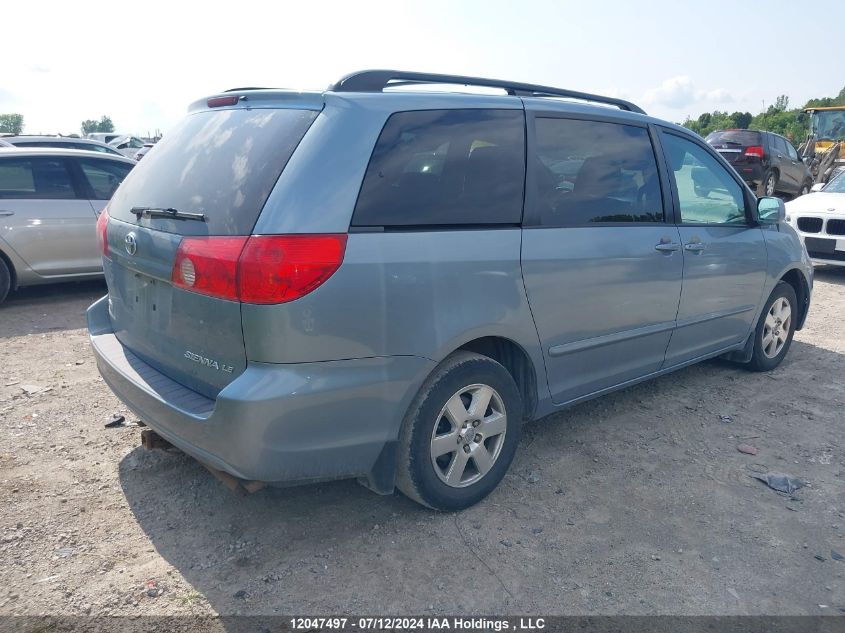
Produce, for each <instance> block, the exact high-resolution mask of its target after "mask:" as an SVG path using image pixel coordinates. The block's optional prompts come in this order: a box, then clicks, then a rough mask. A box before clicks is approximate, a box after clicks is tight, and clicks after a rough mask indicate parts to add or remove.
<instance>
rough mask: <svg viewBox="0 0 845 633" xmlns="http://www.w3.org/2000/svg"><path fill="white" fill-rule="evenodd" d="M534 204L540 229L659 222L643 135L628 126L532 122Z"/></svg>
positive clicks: (656, 187) (656, 182) (653, 167)
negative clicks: (535, 136) (534, 151)
mask: <svg viewBox="0 0 845 633" xmlns="http://www.w3.org/2000/svg"><path fill="white" fill-rule="evenodd" d="M536 130H537V143H536V145H537V156H536V160H535V161H534V162H533V163H532V165H533V167H534V169H535V172H536V175H537V177H536V201H537V205H538V216H539V222H540V224H542V225H543V226H581V225H589V224H595V223H607V222H663V200H662V197H661V191H660V179H659V177H658V172H657V162H656V160H655V157H654V150H653V149H652V145H651V140H650V139H649V134H648V130H646V129H645V128H641V127H636V126H632V125H622V124H619V123H604V122H599V121H582V120H577V119H559V118H538V119H537V120H536Z"/></svg>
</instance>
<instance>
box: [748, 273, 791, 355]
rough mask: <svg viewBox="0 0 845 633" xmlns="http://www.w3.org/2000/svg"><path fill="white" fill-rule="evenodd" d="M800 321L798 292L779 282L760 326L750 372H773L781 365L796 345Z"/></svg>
mask: <svg viewBox="0 0 845 633" xmlns="http://www.w3.org/2000/svg"><path fill="white" fill-rule="evenodd" d="M797 318H798V301H797V298H796V296H795V290H794V289H793V288H792V286H790V285H789V284H788V283H786V282H784V281H781V282H778V284H777V285H776V286H775V289H774V290H773V291H772V294H771V295H770V296H769V300H768V301H767V302H766V305H765V306H764V307H763V313H762V315H761V316H760V321H759V322H758V323H757V328H756V329H755V332H754V352H753V354H752V356H751V361H750V362H749V363H748V368H749V369H752V370H754V371H769V370H772V369H774V368H775V367H777V366H778V365H780V364H781V362H782V361H783V359H784V358H785V357H786V354H787V352H788V351H789V347H790V346H791V345H792V337H793V336H794V334H795V324H796V320H797Z"/></svg>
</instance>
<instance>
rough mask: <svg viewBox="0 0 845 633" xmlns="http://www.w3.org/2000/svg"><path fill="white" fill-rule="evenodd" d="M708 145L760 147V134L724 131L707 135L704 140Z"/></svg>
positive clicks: (744, 131)
mask: <svg viewBox="0 0 845 633" xmlns="http://www.w3.org/2000/svg"><path fill="white" fill-rule="evenodd" d="M705 140H706V141H707V142H708V143H711V144H712V143H731V144H735V145H743V146H746V145H762V142H761V140H760V132H753V131H751V130H724V131H722V132H713V133H712V134H708V135H707V138H706V139H705Z"/></svg>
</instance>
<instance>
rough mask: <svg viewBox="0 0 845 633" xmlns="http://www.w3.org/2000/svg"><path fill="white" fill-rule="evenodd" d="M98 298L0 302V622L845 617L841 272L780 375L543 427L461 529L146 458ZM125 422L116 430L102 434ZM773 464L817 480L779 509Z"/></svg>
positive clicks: (693, 385) (354, 497) (642, 399)
mask: <svg viewBox="0 0 845 633" xmlns="http://www.w3.org/2000/svg"><path fill="white" fill-rule="evenodd" d="M103 293H104V287H103V286H102V284H99V283H88V284H74V285H64V286H52V287H43V288H32V289H25V290H23V291H21V292H19V293H17V294H14V295H12V297H11V298H10V299H9V300H8V301H7V303H6V304H4V305H3V306H2V307H0V358H1V359H2V363H0V507H2V513H0V578H3V579H4V582H3V584H2V587H0V614H6V615H8V614H31V615H36V614H68V615H70V614H79V615H81V614H89V613H90V614H92V615H96V614H112V615H117V614H133V615H153V614H155V615H161V614H215V613H219V614H225V615H230V614H239V613H240V614H265V615H269V614H275V613H282V614H292V613H297V614H312V615H321V614H323V615H324V614H328V613H351V614H402V613H406V614H407V613H415V614H444V613H462V614H507V613H520V614H652V613H659V614H825V613H835V612H838V611H839V609H845V561H839V560H834V559H833V558H832V555H831V550H835V551H838V552H841V553H843V554H845V485H844V484H845V482H843V474H845V469H843V467H844V466H845V454H843V441H845V440H843V432H842V431H843V413H842V412H843V401H845V383H843V376H845V331H843V328H842V322H843V321H842V315H843V314H844V313H845V270H820V271H818V272H817V278H816V289H815V295H814V302H813V307H812V310H811V314H810V318H809V321H808V323H807V326H806V328H805V329H804V330H803V331H802V332H799V333H798V335H797V336H796V340H795V343H794V344H793V346H792V350H791V351H790V354H789V357H788V358H787V360H786V362H785V363H784V364H783V365H782V366H781V367H780V368H778V369H777V370H776V371H774V372H773V373H770V374H751V373H747V372H745V371H743V370H742V369H739V368H737V367H735V366H732V365H729V364H727V363H725V362H722V361H713V362H708V363H704V364H701V365H698V366H696V367H691V368H689V369H686V370H683V371H680V372H677V373H675V374H672V375H670V376H666V377H663V378H660V379H658V380H654V381H651V382H649V383H646V384H643V385H640V386H637V387H634V388H630V389H626V390H625V391H621V392H619V393H616V394H613V395H610V396H606V397H604V398H601V399H599V400H596V401H593V402H590V403H587V404H584V405H581V406H578V407H575V408H572V409H570V410H568V411H565V412H562V413H559V414H557V415H554V416H551V417H549V418H546V419H544V420H541V421H539V422H536V423H534V424H532V425H530V426H529V427H528V428H527V429H526V433H525V436H524V439H523V441H522V444H521V446H520V448H519V451H518V453H517V458H516V461H515V463H514V464H513V466H512V468H511V471H510V473H509V474H508V476H507V477H506V478H505V480H504V481H503V482H502V484H501V485H500V486H499V488H498V490H496V492H494V493H493V495H491V496H490V497H489V498H488V499H487V500H486V501H485V502H483V503H481V504H479V505H478V506H476V507H474V508H471V509H470V510H467V511H465V512H463V513H461V514H457V515H455V514H437V513H433V512H430V511H427V510H425V509H423V508H421V507H418V506H417V505H415V504H414V503H412V502H410V501H408V500H407V499H405V498H404V497H402V496H401V495H399V494H396V495H394V496H391V497H379V496H377V495H375V494H373V493H370V492H368V491H367V490H365V489H364V488H362V487H360V486H358V485H357V484H356V483H354V482H334V483H327V484H321V485H311V486H306V487H299V488H287V489H278V488H277V489H265V490H262V491H260V492H258V493H256V494H254V495H252V496H251V497H248V498H246V499H240V498H237V497H235V496H234V495H233V494H232V493H230V492H229V491H228V490H227V489H226V488H224V487H223V486H222V485H221V484H220V483H218V482H217V481H216V480H215V479H214V478H212V476H211V475H210V474H209V473H208V472H207V471H206V470H205V469H204V468H203V467H202V466H200V465H199V464H197V463H196V462H195V461H193V460H192V459H190V458H188V457H187V456H185V455H184V454H181V453H179V452H176V451H145V450H143V449H142V448H140V446H139V435H140V432H139V429H138V427H137V425H136V424H134V422H135V421H136V418H135V417H134V416H133V415H132V414H131V413H129V412H128V411H126V410H125V409H124V408H123V406H122V405H121V403H120V402H119V401H118V400H117V399H116V398H115V397H114V396H112V394H111V393H110V391H109V390H108V388H107V387H106V386H105V385H104V384H103V382H102V380H101V379H100V377H99V375H98V373H97V369H96V367H95V364H94V361H93V358H92V356H91V353H90V351H89V347H88V341H87V335H86V330H85V321H84V309H85V308H86V306H87V305H88V304H90V303H91V302H92V301H93V300H94V299H95V298H96V297H98V296H100V295H102V294H103ZM117 412H120V413H123V414H124V415H126V421H127V424H126V425H125V426H122V427H118V428H108V429H107V428H104V423H105V422H106V421H107V420H108V419H110V418H111V416H112V414H113V413H117ZM740 444H750V445H752V446H754V447H756V448H757V449H758V450H759V452H758V454H757V455H756V456H751V455H746V454H743V453H740V452H739V451H738V450H737V446H738V445H740ZM765 470H777V471H783V472H786V473H789V474H791V475H794V476H796V477H799V478H801V479H804V480H806V481H807V482H809V485H808V486H807V487H805V488H803V489H801V490H799V491H798V492H796V493H795V494H794V495H793V496H790V495H785V494H780V493H777V492H775V491H773V490H770V489H769V488H767V487H766V486H765V485H764V484H762V483H760V482H759V481H757V480H755V479H752V478H751V476H750V475H751V474H753V473H754V472H757V471H765ZM822 605H824V606H822Z"/></svg>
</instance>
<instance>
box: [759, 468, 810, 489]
mask: <svg viewBox="0 0 845 633" xmlns="http://www.w3.org/2000/svg"><path fill="white" fill-rule="evenodd" d="M749 477H753V478H754V479H759V480H760V481H762V482H763V483H764V484H766V485H767V486H768V487H769V488H771V489H772V490H777V491H778V492H785V493H787V494H792V493H793V492H795V491H796V490H798V489H799V488H803V487H804V486H806V485H807V484H806V483H805V482H803V481H801V480H800V479H798V478H797V477H793V476H791V475H786V474H784V473H773V472H772V473H766V474H764V475H757V474H753V475H749Z"/></svg>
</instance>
